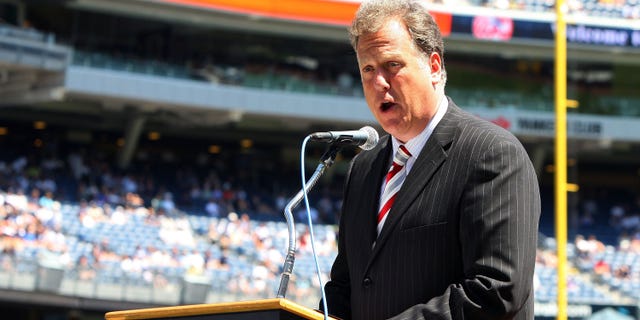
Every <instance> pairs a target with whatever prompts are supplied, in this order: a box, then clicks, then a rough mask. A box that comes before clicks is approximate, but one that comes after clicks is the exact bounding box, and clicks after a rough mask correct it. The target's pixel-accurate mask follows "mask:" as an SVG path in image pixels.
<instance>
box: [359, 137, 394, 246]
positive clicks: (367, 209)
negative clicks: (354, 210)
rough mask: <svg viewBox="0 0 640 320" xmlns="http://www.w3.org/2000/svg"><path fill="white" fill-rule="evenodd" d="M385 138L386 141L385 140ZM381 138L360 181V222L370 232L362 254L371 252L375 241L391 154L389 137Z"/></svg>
mask: <svg viewBox="0 0 640 320" xmlns="http://www.w3.org/2000/svg"><path fill="white" fill-rule="evenodd" d="M385 138H386V139H385ZM385 138H383V139H384V140H382V141H380V144H379V146H380V149H379V151H378V152H377V153H376V154H374V155H372V156H373V160H372V162H370V163H371V165H370V167H369V168H368V169H367V171H366V174H365V177H364V178H363V180H362V182H363V183H362V186H363V188H362V192H361V196H362V201H360V202H359V203H361V204H362V205H363V208H362V210H360V211H359V212H362V213H363V214H364V215H366V216H365V217H362V219H360V221H363V225H362V227H363V230H371V232H368V233H367V239H366V240H365V241H364V243H365V245H366V249H364V248H363V252H367V253H369V252H371V250H370V248H371V244H372V243H373V241H375V239H376V236H377V234H376V225H377V223H378V221H377V216H378V206H379V203H380V188H381V186H382V179H384V176H385V174H386V172H387V171H388V168H387V167H388V166H389V165H390V163H389V158H390V153H391V149H392V148H391V139H390V137H389V136H386V137H385Z"/></svg>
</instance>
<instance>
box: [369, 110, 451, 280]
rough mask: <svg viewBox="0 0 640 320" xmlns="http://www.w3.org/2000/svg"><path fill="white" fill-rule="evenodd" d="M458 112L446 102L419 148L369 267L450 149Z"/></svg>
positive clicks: (378, 240) (389, 214)
mask: <svg viewBox="0 0 640 320" xmlns="http://www.w3.org/2000/svg"><path fill="white" fill-rule="evenodd" d="M458 110H459V109H458V108H457V107H456V106H455V105H454V104H453V102H451V100H449V107H448V110H447V113H446V114H445V115H444V117H443V118H442V120H440V123H439V124H438V125H437V126H436V128H435V130H434V131H433V133H432V134H431V137H429V139H428V140H427V142H426V144H425V145H424V147H423V148H422V151H421V152H420V155H419V156H418V159H416V162H415V163H414V165H413V167H412V168H411V171H410V172H409V175H408V176H407V178H406V180H405V181H404V183H403V184H402V187H401V188H400V191H399V192H398V196H397V198H396V201H395V202H394V204H393V207H392V208H391V211H389V213H388V216H387V221H386V222H385V224H384V226H383V228H382V231H381V232H380V236H379V237H378V239H377V241H376V246H375V247H374V249H373V253H372V255H371V259H369V263H368V265H367V269H368V268H369V265H370V264H371V262H372V261H373V259H374V258H375V256H376V255H377V253H378V252H379V251H380V250H381V249H382V247H383V246H384V245H385V243H386V241H387V239H388V238H389V237H390V235H391V233H392V232H393V230H394V229H395V228H396V225H397V224H398V222H399V221H400V220H401V218H402V216H403V215H404V213H405V212H406V211H407V209H408V208H409V206H410V205H411V204H412V203H413V202H414V201H415V199H416V198H417V197H418V195H419V194H420V193H422V192H423V190H424V189H425V188H426V187H427V184H428V183H429V181H430V180H431V178H432V176H433V175H434V174H435V173H436V171H437V170H438V168H440V166H441V165H442V163H443V162H444V161H445V160H446V158H447V153H446V150H447V149H448V147H449V146H450V145H451V142H452V141H453V137H454V134H455V121H454V119H456V118H457V117H458Z"/></svg>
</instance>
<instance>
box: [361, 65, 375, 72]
mask: <svg viewBox="0 0 640 320" xmlns="http://www.w3.org/2000/svg"><path fill="white" fill-rule="evenodd" d="M362 71H363V72H371V71H373V68H372V67H369V66H367V67H364V68H363V69H362Z"/></svg>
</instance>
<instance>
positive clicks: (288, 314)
mask: <svg viewBox="0 0 640 320" xmlns="http://www.w3.org/2000/svg"><path fill="white" fill-rule="evenodd" d="M105 319H106V320H128V319H172V320H178V319H189V320H204V319H207V320H222V319H224V320H249V319H261V320H263V319H264V320H280V319H281V320H298V319H316V320H322V319H324V314H322V313H320V312H318V311H315V310H312V309H309V308H306V307H303V306H301V305H298V304H296V303H294V302H291V301H289V300H287V299H283V298H274V299H265V300H255V301H242V302H229V303H216V304H194V305H183V306H175V307H160V308H147V309H137V310H123V311H112V312H108V313H106V314H105ZM331 319H335V318H331Z"/></svg>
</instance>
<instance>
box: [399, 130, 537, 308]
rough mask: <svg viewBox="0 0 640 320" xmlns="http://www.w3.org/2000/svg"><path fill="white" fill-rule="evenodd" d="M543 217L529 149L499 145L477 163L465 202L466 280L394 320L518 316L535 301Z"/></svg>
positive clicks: (462, 240)
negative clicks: (527, 305) (540, 220)
mask: <svg viewBox="0 0 640 320" xmlns="http://www.w3.org/2000/svg"><path fill="white" fill-rule="evenodd" d="M539 215H540V193H539V189H538V183H537V178H536V174H535V171H534V170H533V166H532V165H531V162H530V160H529V158H528V156H527V154H526V151H525V150H524V148H523V147H522V146H521V145H520V144H519V143H516V142H513V141H510V140H509V141H503V142H499V143H497V144H494V145H493V146H491V147H490V148H489V149H487V150H486V151H484V152H483V154H482V155H481V156H480V157H478V158H477V160H475V161H474V162H472V164H471V172H470V174H469V176H468V181H467V184H466V186H465V188H464V191H463V194H462V198H461V202H460V210H459V241H460V243H461V246H462V257H463V264H464V265H463V270H464V276H465V278H464V279H461V280H460V282H458V283H453V284H451V285H449V286H448V287H447V289H446V290H445V292H443V293H442V295H440V296H437V297H434V298H432V299H431V300H429V301H427V302H426V303H425V304H420V305H416V306H413V307H411V308H409V309H407V310H405V311H404V312H403V313H401V314H399V315H398V316H396V317H394V318H393V319H493V320H495V319H511V318H513V317H514V316H515V314H516V313H518V312H519V311H520V309H522V308H523V307H525V306H526V304H527V303H530V302H531V301H530V300H529V301H527V300H528V299H533V297H532V282H533V272H534V265H535V254H536V244H537V231H538V219H539ZM434 258H437V257H434Z"/></svg>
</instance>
